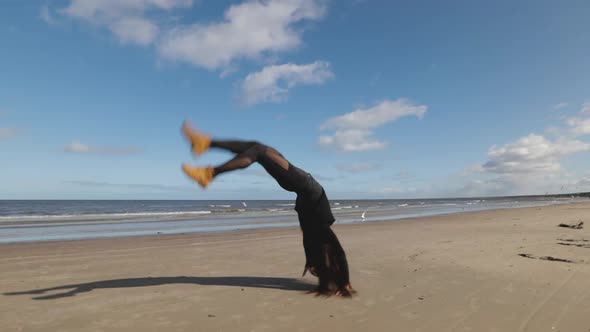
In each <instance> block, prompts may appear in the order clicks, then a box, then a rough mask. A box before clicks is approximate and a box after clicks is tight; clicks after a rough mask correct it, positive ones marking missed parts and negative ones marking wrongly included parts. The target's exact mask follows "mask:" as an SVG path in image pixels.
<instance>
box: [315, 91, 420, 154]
mask: <svg viewBox="0 0 590 332" xmlns="http://www.w3.org/2000/svg"><path fill="white" fill-rule="evenodd" d="M426 110H427V107H426V106H424V105H414V104H412V103H411V102H410V101H408V100H407V99H403V98H401V99H397V100H394V101H391V100H385V101H382V102H380V103H378V104H377V105H375V106H373V107H370V108H366V109H362V108H361V109H357V110H355V111H354V112H351V113H347V114H344V115H341V116H337V117H334V118H331V119H328V120H327V121H326V122H324V123H323V124H322V125H321V127H320V129H322V130H333V131H334V133H333V134H331V135H324V136H320V138H319V144H320V145H322V146H326V147H333V148H335V149H337V150H340V151H347V152H353V151H366V150H376V149H382V148H384V147H385V146H387V144H388V143H387V142H382V141H380V140H378V139H376V138H374V137H373V129H375V128H377V127H380V126H383V125H385V124H387V123H390V122H394V121H396V120H398V119H399V118H402V117H405V116H415V117H417V118H418V119H421V118H422V117H424V114H425V113H426Z"/></svg>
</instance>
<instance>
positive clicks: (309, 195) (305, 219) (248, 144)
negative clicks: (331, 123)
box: [182, 122, 354, 296]
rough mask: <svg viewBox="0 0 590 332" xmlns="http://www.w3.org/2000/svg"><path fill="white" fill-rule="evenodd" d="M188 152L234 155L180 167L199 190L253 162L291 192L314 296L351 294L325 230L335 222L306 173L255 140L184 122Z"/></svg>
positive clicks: (336, 246)
mask: <svg viewBox="0 0 590 332" xmlns="http://www.w3.org/2000/svg"><path fill="white" fill-rule="evenodd" d="M182 131H183V133H184V135H185V136H186V137H187V139H188V140H189V142H190V143H191V146H192V151H193V153H195V154H196V155H200V154H202V153H204V152H205V151H207V150H208V149H209V148H219V149H224V150H227V151H230V152H233V153H235V154H236V155H235V157H234V158H233V159H231V160H229V161H228V162H226V163H224V164H222V165H219V166H217V167H212V166H208V167H191V166H187V165H183V166H182V169H183V171H184V172H185V173H186V174H187V175H188V176H189V177H190V178H192V179H193V180H195V181H197V182H198V183H199V185H201V187H203V188H205V187H207V185H209V183H210V182H211V181H212V180H213V179H214V178H215V177H216V176H218V175H220V174H222V173H225V172H229V171H233V170H236V169H242V168H246V167H248V166H250V165H251V164H252V163H254V162H258V163H259V164H260V165H262V167H264V169H265V170H266V171H267V172H268V174H270V175H271V176H272V177H273V178H274V179H275V180H276V181H277V182H278V183H279V185H280V186H281V187H282V188H283V189H285V190H287V191H291V192H295V193H296V194H297V199H296V201H295V210H296V211H297V215H298V218H299V225H300V226H301V230H302V232H303V248H304V250H305V258H306V262H305V268H304V270H303V275H305V273H306V272H307V271H309V272H310V273H311V274H313V275H314V276H316V277H318V279H319V286H318V288H317V292H318V293H320V294H328V295H329V294H336V295H341V296H351V294H352V293H353V292H354V290H353V289H352V286H351V285H350V276H349V272H348V263H347V260H346V255H345V253H344V250H343V249H342V246H341V245H340V242H339V241H338V238H337V237H336V234H334V232H333V231H332V229H331V228H330V226H331V225H332V224H333V223H334V221H335V219H334V216H333V215H332V211H331V209H330V203H329V201H328V198H327V196H326V192H325V191H324V188H322V186H321V185H320V184H319V183H318V182H317V181H316V180H315V179H314V178H313V177H312V176H311V175H310V174H309V173H307V172H305V171H303V170H301V169H300V168H298V167H296V166H294V165H293V164H291V163H290V162H289V161H288V160H287V159H285V157H283V155H282V154H280V153H279V152H278V151H277V150H275V149H273V148H271V147H269V146H266V145H263V144H261V143H259V142H256V141H239V140H217V139H212V138H211V136H209V135H206V134H203V133H201V132H198V131H195V130H193V129H192V128H191V127H190V126H189V125H188V123H186V122H185V123H184V125H183V127H182Z"/></svg>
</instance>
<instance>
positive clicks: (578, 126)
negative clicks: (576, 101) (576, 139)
mask: <svg viewBox="0 0 590 332" xmlns="http://www.w3.org/2000/svg"><path fill="white" fill-rule="evenodd" d="M566 123H567V124H568V126H569V132H570V134H572V135H574V136H582V135H588V134H590V103H584V104H582V107H581V109H580V112H579V116H576V117H570V118H567V119H566Z"/></svg>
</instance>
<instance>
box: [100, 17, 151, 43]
mask: <svg viewBox="0 0 590 332" xmlns="http://www.w3.org/2000/svg"><path fill="white" fill-rule="evenodd" d="M109 29H110V30H111V31H112V32H113V33H114V34H115V35H117V36H118V37H119V40H121V42H123V43H136V44H140V45H148V44H150V43H151V42H152V41H153V40H154V39H156V36H157V34H158V27H157V26H156V25H155V24H154V23H152V22H150V21H148V20H146V19H144V18H139V17H125V18H122V19H120V20H118V21H117V22H114V23H113V24H111V25H110V27H109Z"/></svg>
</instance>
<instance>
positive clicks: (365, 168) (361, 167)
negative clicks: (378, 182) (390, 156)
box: [336, 162, 380, 173]
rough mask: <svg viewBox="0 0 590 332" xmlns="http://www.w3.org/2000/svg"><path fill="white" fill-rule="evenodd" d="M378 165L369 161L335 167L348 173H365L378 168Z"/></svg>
mask: <svg viewBox="0 0 590 332" xmlns="http://www.w3.org/2000/svg"><path fill="white" fill-rule="evenodd" d="M379 168H380V167H379V165H377V164H375V163H369V162H357V163H352V164H346V165H337V166H336V169H338V170H340V171H344V172H348V173H365V172H370V171H374V170H377V169H379Z"/></svg>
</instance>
